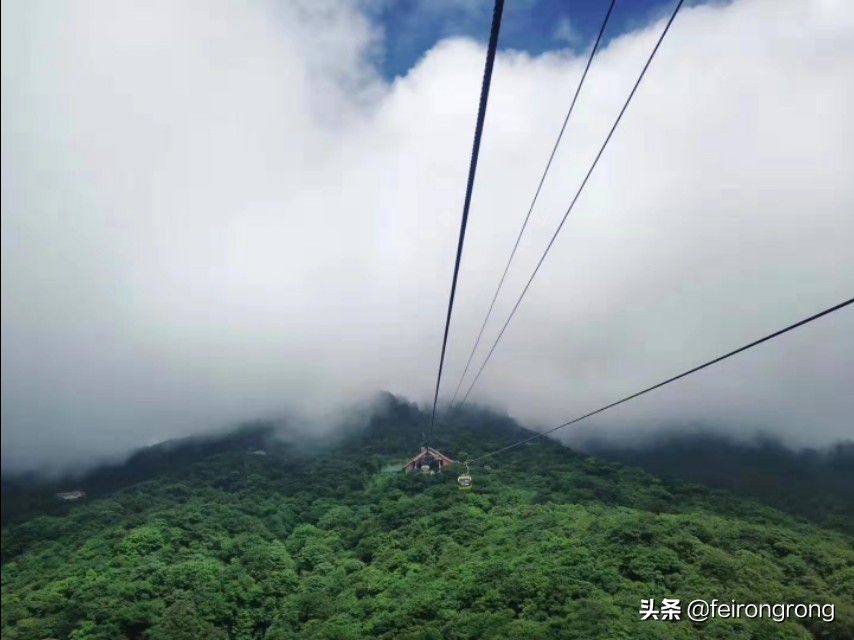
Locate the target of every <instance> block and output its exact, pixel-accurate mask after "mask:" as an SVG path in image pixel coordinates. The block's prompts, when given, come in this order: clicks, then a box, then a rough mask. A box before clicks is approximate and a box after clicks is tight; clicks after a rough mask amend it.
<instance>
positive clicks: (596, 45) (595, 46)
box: [451, 0, 617, 405]
mask: <svg viewBox="0 0 854 640" xmlns="http://www.w3.org/2000/svg"><path fill="white" fill-rule="evenodd" d="M616 1H617V0H611V4H610V5H609V6H608V12H607V13H606V14H605V19H604V20H603V21H602V26H601V28H600V29H599V35H597V36H596V42H595V43H594V44H593V50H592V51H591V52H590V56H589V57H588V58H587V65H586V66H585V67H584V73H582V74H581V80H580V81H579V83H578V87H577V88H576V89H575V95H574V96H573V97H572V103H571V104H570V105H569V111H567V112H566V117H565V118H564V119H563V126H562V127H561V128H560V133H558V136H557V140H555V144H554V148H553V149H552V153H551V155H550V156H549V161H548V162H547V163H546V168H545V170H544V171H543V175H542V177H541V178H540V184H539V185H537V190H536V192H535V193H534V199H533V200H531V206H530V207H529V208H528V215H526V216H525V221H524V222H523V223H522V228H521V229H519V235H518V236H517V237H516V244H514V245H513V250H512V251H511V252H510V257H509V258H508V259H507V265H506V266H505V267H504V273H502V274H501V280H499V281H498V288H496V289H495V295H493V296H492V302H491V303H490V304H489V310H488V311H487V312H486V317H485V318H484V319H483V324H482V325H481V326H480V332H479V333H478V334H477V340H475V341H474V346H473V347H472V349H471V353H470V354H469V359H468V361H467V362H466V366H465V369H463V375H462V376H460V381H459V382H458V383H457V388H456V390H455V391H454V395H453V397H452V398H451V405H453V404H454V402H456V400H457V395H459V393H460V387H462V385H463V380H465V378H466V374H467V373H468V371H469V367H470V366H471V361H472V358H474V354H475V352H476V351H477V347H478V345H479V344H480V339H481V338H482V337H483V330H484V329H486V324H487V322H489V318H490V316H491V315H492V309H493V308H494V307H495V301H496V300H498V293H499V292H500V291H501V287H503V286H504V280H505V278H507V272H508V271H509V270H510V263H511V262H513V257H514V256H515V255H516V249H518V248H519V242H520V241H521V240H522V235H523V234H524V233H525V228H526V227H527V226H528V220H529V219H530V218H531V213H532V212H533V211H534V205H536V204H537V198H539V197H540V191H541V190H542V188H543V183H544V182H545V180H546V176H547V175H548V173H549V169H550V168H551V166H552V160H554V157H555V153H556V152H557V148H558V145H559V144H560V141H561V138H563V132H564V131H565V130H566V125H567V123H568V122H569V117H570V116H571V115H572V111H573V109H574V108H575V102H576V100H578V94H580V93H581V87H583V86H584V79H585V78H586V77H587V72H588V71H589V70H590V63H591V62H593V56H594V55H596V51H597V50H598V49H599V43H600V41H601V40H602V34H604V33H605V27H606V26H607V25H608V20H609V19H610V17H611V11H613V9H614V4H615V3H616Z"/></svg>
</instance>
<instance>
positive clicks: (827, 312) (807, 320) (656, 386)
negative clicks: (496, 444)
mask: <svg viewBox="0 0 854 640" xmlns="http://www.w3.org/2000/svg"><path fill="white" fill-rule="evenodd" d="M850 304H854V298H851V299H850V300H846V301H845V302H842V303H840V304H837V305H835V306H833V307H830V308H829V309H825V310H824V311H821V312H819V313H816V314H815V315H812V316H810V317H809V318H804V319H803V320H801V321H799V322H796V323H795V324H791V325H789V326H788V327H786V328H785V329H780V330H779V331H775V332H774V333H771V334H769V335H767V336H765V337H764V338H760V339H759V340H754V341H753V342H751V343H750V344H746V345H744V346H743V347H739V348H738V349H735V350H734V351H730V352H729V353H726V354H724V355H722V356H719V357H717V358H715V359H714V360H709V361H708V362H706V363H704V364H701V365H699V366H697V367H694V368H693V369H689V370H688V371H685V372H684V373H680V374H679V375H677V376H673V377H672V378H668V379H667V380H664V381H662V382H659V383H658V384H654V385H652V386H651V387H647V388H646V389H644V390H643V391H638V392H637V393H633V394H632V395H630V396H626V397H625V398H623V399H622V400H617V401H616V402H612V403H611V404H608V405H605V406H604V407H602V408H601V409H596V411H591V412H590V413H586V414H584V415H583V416H580V417H578V418H575V419H574V420H570V421H569V422H564V423H563V424H561V425H558V426H556V427H554V428H552V429H549V430H548V431H543V432H542V433H538V434H536V435H533V436H531V437H530V438H526V439H524V440H520V441H519V442H516V443H515V444H511V445H508V446H506V447H502V448H501V449H497V450H495V451H492V452H490V453H485V454H484V455H482V456H478V457H476V458H474V459H472V460H469V461H468V462H469V464H471V463H472V462H475V461H477V460H483V459H484V458H488V457H491V456H495V455H498V454H499V453H503V452H505V451H508V450H509V449H513V448H515V447H518V446H521V445H523V444H525V443H526V442H531V440H536V439H537V438H542V437H543V436H547V435H549V434H551V433H554V432H555V431H557V430H558V429H563V428H564V427H568V426H570V425H573V424H575V423H577V422H581V421H582V420H586V419H587V418H590V417H592V416H595V415H596V414H597V413H602V412H603V411H607V410H608V409H612V408H613V407H616V406H617V405H620V404H623V403H624V402H628V401H629V400H634V399H635V398H637V397H639V396H642V395H644V394H645V393H649V392H650V391H654V390H655V389H660V388H661V387H663V386H665V385H668V384H670V383H671V382H676V381H677V380H679V379H681V378H685V377H686V376H689V375H691V374H692V373H697V372H698V371H700V370H702V369H705V368H706V367H710V366H712V365H713V364H717V363H718V362H721V361H722V360H726V359H727V358H731V357H732V356H734V355H736V354H739V353H741V352H742V351H747V350H748V349H752V348H753V347H755V346H758V345H760V344H762V343H763V342H767V341H769V340H773V339H774V338H777V337H779V336H781V335H783V334H784V333H788V332H789V331H792V330H794V329H797V328H798V327H802V326H804V325H805V324H809V323H810V322H813V321H814V320H818V319H819V318H821V317H823V316H826V315H830V314H831V313H833V312H834V311H839V310H840V309H842V308H844V307H847V306H848V305H850Z"/></svg>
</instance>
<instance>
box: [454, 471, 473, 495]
mask: <svg viewBox="0 0 854 640" xmlns="http://www.w3.org/2000/svg"><path fill="white" fill-rule="evenodd" d="M457 484H458V485H460V491H471V487H472V479H471V476H470V475H469V474H468V473H464V474H463V475H461V476H460V477H459V478H457Z"/></svg>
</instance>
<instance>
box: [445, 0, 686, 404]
mask: <svg viewBox="0 0 854 640" xmlns="http://www.w3.org/2000/svg"><path fill="white" fill-rule="evenodd" d="M684 1H685V0H679V2H678V3H677V4H676V8H675V9H674V10H673V13H672V14H671V16H670V19H669V20H668V21H667V25H665V27H664V31H662V33H661V36H660V37H659V38H658V42H656V43H655V48H654V49H653V50H652V53H651V54H650V55H649V58H648V59H647V61H646V64H645V65H644V66H643V70H642V71H641V73H640V75H639V76H638V79H637V81H636V82H635V85H634V87H633V88H632V91H631V93H630V94H629V97H628V98H627V99H626V102H625V104H624V105H623V108H622V109H620V113H619V115H618V116H617V119H616V120H615V121H614V125H613V126H612V127H611V131H610V132H609V133H608V136H607V137H606V138H605V142H603V143H602V147H601V148H600V149H599V153H597V154H596V158H595V159H594V160H593V164H592V165H591V166H590V169H589V170H588V171H587V175H586V176H585V177H584V180H583V181H582V182H581V186H580V187H579V188H578V191H577V192H576V193H575V197H574V198H573V199H572V202H571V203H570V205H569V208H568V209H567V210H566V213H565V214H563V219H562V220H561V221H560V224H559V225H558V227H557V230H556V231H555V232H554V235H553V236H552V239H551V240H550V241H549V244H548V246H547V247H546V250H545V251H544V252H543V255H542V256H541V257H540V261H539V262H538V263H537V266H536V268H535V269H534V272H533V273H532V274H531V277H530V278H529V279H528V283H527V284H526V285H525V288H524V289H523V290H522V293H521V295H520V296H519V298H518V300H516V304H515V305H514V306H513V310H512V311H511V312H510V315H509V316H508V318H507V321H506V322H505V323H504V326H503V327H502V328H501V332H500V333H499V334H498V337H497V338H496V339H495V342H494V343H493V344H492V348H491V349H490V350H489V353H488V354H487V355H486V359H485V360H484V361H483V364H481V366H480V369H478V372H477V375H475V377H474V380H472V383H471V385H469V388H468V390H467V391H466V393H465V395H464V396H463V399H462V400H461V401H460V403H459V404H458V405H456V408H459V407H461V406H462V405H463V404H465V402H466V400H467V399H468V397H469V394H470V393H471V391H472V389H474V385H475V384H477V381H478V379H479V378H480V374H482V373H483V370H484V369H485V368H486V364H487V363H488V362H489V359H490V358H491V357H492V354H493V352H494V351H495V347H497V346H498V343H499V342H500V341H501V338H502V336H503V335H504V332H505V331H506V330H507V327H508V325H509V324H510V321H511V320H512V319H513V316H514V315H515V313H516V310H517V309H518V308H519V305H520V304H521V303H522V299H523V298H524V297H525V294H526V293H527V292H528V288H529V287H530V286H531V282H533V280H534V278H535V277H536V275H537V272H538V271H539V270H540V267H541V266H542V265H543V261H544V260H545V259H546V256H547V255H548V253H549V251H550V250H551V248H552V245H553V244H554V241H555V240H556V239H557V236H558V234H559V233H560V231H561V229H562V228H563V225H564V223H565V222H566V219H567V218H568V217H569V214H570V213H571V212H572V209H573V208H574V207H575V203H576V202H578V198H579V196H580V195H581V192H582V191H583V190H584V187H585V185H587V181H588V180H589V179H590V176H591V174H592V173H593V170H594V169H595V168H596V165H597V164H598V162H599V159H600V158H601V157H602V154H603V153H604V151H605V148H606V147H607V146H608V142H610V140H611V137H612V136H613V135H614V131H616V129H617V126H618V125H619V124H620V120H622V118H623V115H624V114H625V113H626V109H627V108H628V106H629V103H631V101H632V98H633V97H634V95H635V92H636V91H637V89H638V86H640V83H641V80H643V77H644V75H645V74H646V72H647V69H649V65H650V63H651V62H652V59H653V58H654V57H655V54H656V52H658V48H659V47H660V46H661V43H662V41H663V40H664V37H665V36H666V35H667V32H668V31H669V30H670V25H672V24H673V20H674V19H675V18H676V14H677V13H679V9H680V7H682V4H683V3H684ZM452 408H453V407H451V409H452ZM449 410H450V409H449Z"/></svg>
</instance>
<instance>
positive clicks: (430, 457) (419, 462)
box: [403, 447, 454, 474]
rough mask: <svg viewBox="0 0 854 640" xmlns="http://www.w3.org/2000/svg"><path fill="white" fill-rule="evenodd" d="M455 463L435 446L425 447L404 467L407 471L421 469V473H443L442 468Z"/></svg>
mask: <svg viewBox="0 0 854 640" xmlns="http://www.w3.org/2000/svg"><path fill="white" fill-rule="evenodd" d="M452 464H454V461H453V460H451V459H450V458H449V457H448V456H446V455H445V454H443V453H442V452H440V451H437V450H436V449H434V448H433V447H424V448H423V449H422V450H421V453H419V454H418V455H417V456H415V457H414V458H412V460H410V461H409V462H408V463H407V465H406V466H405V467H404V468H403V470H404V471H405V472H406V473H409V472H410V471H420V472H421V473H431V474H432V473H441V471H442V469H444V468H445V467H447V466H449V465H452Z"/></svg>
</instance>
